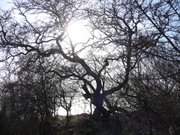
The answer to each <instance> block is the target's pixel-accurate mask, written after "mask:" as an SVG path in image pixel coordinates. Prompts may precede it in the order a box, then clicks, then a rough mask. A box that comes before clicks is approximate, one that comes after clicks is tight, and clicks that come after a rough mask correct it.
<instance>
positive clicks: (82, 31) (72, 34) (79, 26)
mask: <svg viewBox="0 0 180 135" xmlns="http://www.w3.org/2000/svg"><path fill="white" fill-rule="evenodd" d="M67 34H68V37H69V39H70V40H71V41H72V43H74V44H78V43H85V42H87V41H88V39H89V38H90V37H91V34H90V29H89V27H88V26H87V22H86V21H82V20H80V21H73V22H71V23H69V25H68V27H67Z"/></svg>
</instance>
